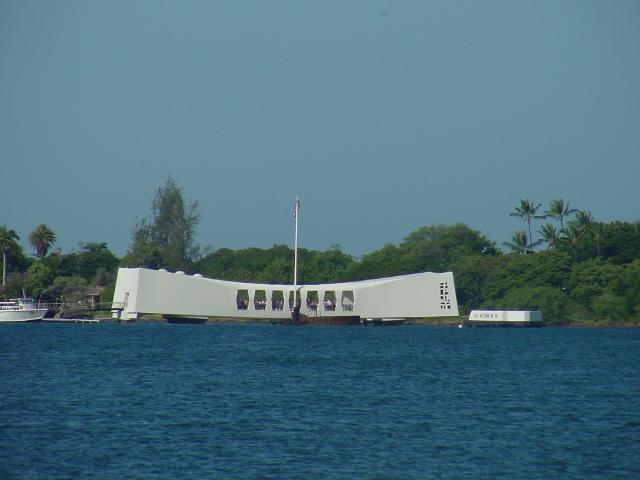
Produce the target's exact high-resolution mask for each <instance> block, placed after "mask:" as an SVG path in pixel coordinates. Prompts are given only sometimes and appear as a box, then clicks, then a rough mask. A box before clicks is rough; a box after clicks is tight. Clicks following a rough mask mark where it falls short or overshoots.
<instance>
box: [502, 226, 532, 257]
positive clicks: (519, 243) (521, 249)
mask: <svg viewBox="0 0 640 480" xmlns="http://www.w3.org/2000/svg"><path fill="white" fill-rule="evenodd" d="M503 245H504V246H505V247H508V248H509V249H510V250H511V251H512V252H513V253H517V254H522V253H527V247H528V246H529V241H528V239H527V232H525V231H524V230H518V231H517V232H516V233H514V234H513V237H511V241H510V242H503Z"/></svg>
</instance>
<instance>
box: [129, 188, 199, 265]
mask: <svg viewBox="0 0 640 480" xmlns="http://www.w3.org/2000/svg"><path fill="white" fill-rule="evenodd" d="M199 222H200V213H199V206H198V202H197V201H193V202H186V201H185V199H184V196H183V194H182V189H181V188H180V187H178V185H177V184H176V183H175V181H174V180H173V178H171V177H169V178H168V179H167V181H166V183H165V184H164V185H163V186H161V187H159V188H158V190H157V191H156V193H155V195H154V198H153V201H152V204H151V219H150V220H147V219H142V220H141V221H139V222H138V223H137V224H136V227H135V229H134V232H133V235H132V241H133V243H132V245H131V246H130V248H129V252H128V254H127V256H126V257H125V258H124V259H123V263H124V264H125V265H128V266H145V267H150V268H157V267H158V266H160V265H162V266H164V267H167V268H170V269H173V270H191V268H192V266H193V262H194V261H195V260H197V259H198V258H199V256H200V246H199V245H198V244H197V243H196V241H195V236H196V227H197V226H198V223H199Z"/></svg>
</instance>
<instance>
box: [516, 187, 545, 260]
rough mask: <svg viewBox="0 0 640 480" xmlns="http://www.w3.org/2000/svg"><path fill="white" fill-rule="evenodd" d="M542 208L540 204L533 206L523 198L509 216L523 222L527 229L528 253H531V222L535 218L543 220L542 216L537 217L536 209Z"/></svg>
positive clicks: (532, 244) (533, 204) (532, 203)
mask: <svg viewBox="0 0 640 480" xmlns="http://www.w3.org/2000/svg"><path fill="white" fill-rule="evenodd" d="M541 206H542V204H541V203H539V204H537V205H536V204H535V203H534V202H531V201H529V200H527V199H525V198H522V199H520V205H519V206H517V207H516V208H515V210H514V211H513V212H511V213H510V214H509V215H510V216H512V217H520V218H522V220H524V221H525V222H526V223H527V225H528V227H529V251H531V252H533V246H534V245H535V244H534V242H533V235H532V234H531V221H532V220H533V219H535V218H544V215H537V212H538V209H539V208H540V207H541Z"/></svg>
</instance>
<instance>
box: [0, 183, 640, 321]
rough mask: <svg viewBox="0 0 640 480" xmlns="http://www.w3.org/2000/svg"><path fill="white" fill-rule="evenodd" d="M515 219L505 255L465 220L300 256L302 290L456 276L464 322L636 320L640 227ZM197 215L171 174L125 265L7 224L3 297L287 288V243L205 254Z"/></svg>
mask: <svg viewBox="0 0 640 480" xmlns="http://www.w3.org/2000/svg"><path fill="white" fill-rule="evenodd" d="M510 215H513V216H517V217H519V218H521V219H522V220H523V222H524V223H525V226H526V230H518V231H516V232H515V233H514V235H513V238H512V239H511V241H510V242H505V243H504V245H503V246H504V247H505V248H506V249H507V252H503V251H502V250H501V249H500V248H499V247H498V246H497V245H496V243H495V242H494V241H492V240H491V239H489V238H487V237H486V236H484V235H483V234H482V233H480V232H479V231H477V230H474V229H472V228H469V227H468V226H467V225H464V224H455V225H431V226H424V227H421V228H418V229H416V230H415V231H414V232H411V233H410V234H409V235H408V236H407V237H405V238H404V239H403V241H402V242H400V243H399V244H398V245H394V244H388V245H385V246H383V247H381V248H380V249H378V250H375V251H373V252H371V253H368V254H366V255H364V256H363V257H362V258H359V259H356V258H354V257H353V256H351V255H349V254H347V253H345V252H343V251H342V250H341V249H340V247H339V246H338V245H334V246H331V247H329V248H328V249H326V250H322V251H319V250H309V249H304V248H301V249H299V251H298V255H299V272H298V274H299V278H300V282H301V283H330V282H341V281H353V280H364V279H370V278H380V277H385V276H393V275H401V274H409V273H417V272H424V271H433V272H441V271H452V272H453V273H454V278H455V282H456V293H457V296H458V303H459V305H460V310H461V312H462V313H463V314H464V313H468V311H470V310H471V309H474V308H496V309H537V310H542V312H543V314H544V316H545V320H546V321H547V322H549V323H571V322H605V323H612V322H620V323H628V324H632V323H640V222H623V221H612V222H598V221H596V220H595V219H594V218H593V216H592V214H591V213H590V212H589V211H588V210H577V209H574V208H571V207H570V205H569V203H568V202H565V201H564V200H562V199H556V200H553V201H551V202H550V203H549V206H548V208H547V209H546V210H544V211H543V210H542V205H541V204H536V203H535V202H531V201H529V200H528V199H522V200H520V204H519V205H517V206H516V207H515V208H514V210H513V211H512V212H511V213H510ZM200 218H201V216H200V212H199V206H198V203H197V202H195V201H187V200H186V199H185V197H184V194H183V192H182V189H181V188H180V187H179V186H178V185H177V184H176V183H175V181H174V180H173V179H172V178H171V177H169V179H168V180H167V181H166V182H165V184H164V185H162V186H161V187H159V188H158V190H157V191H156V192H155V194H154V197H153V199H152V202H151V214H150V215H149V216H148V217H143V218H142V219H140V220H138V221H137V222H136V224H135V226H134V227H133V230H132V236H131V244H130V246H129V249H128V251H127V254H126V255H125V256H124V257H122V258H117V257H115V256H114V255H113V254H112V253H111V252H110V251H109V249H108V247H107V245H106V243H98V242H92V243H86V244H82V245H80V249H79V251H76V252H72V253H69V254H62V253H61V252H60V251H54V252H50V250H51V248H52V246H53V245H54V244H55V242H56V234H55V233H54V232H53V231H51V229H49V228H48V227H47V226H46V225H40V226H38V227H36V228H35V229H34V231H33V232H32V233H31V234H30V235H29V243H30V245H31V246H32V247H33V252H34V254H33V255H32V256H29V255H26V254H25V252H24V251H23V249H22V247H21V246H20V244H19V243H18V240H19V238H18V236H17V235H16V233H15V231H13V230H11V229H9V228H8V227H6V226H2V227H0V250H1V251H2V254H3V286H2V295H4V296H18V295H20V294H21V292H22V290H24V291H26V292H27V293H28V294H29V295H30V296H32V297H34V298H39V299H42V300H43V301H49V302H52V301H59V300H60V299H67V301H69V300H76V299H81V298H82V297H83V296H84V295H86V294H87V293H88V292H89V291H99V292H102V298H103V299H104V300H106V301H109V300H110V299H111V298H112V296H113V288H114V284H115V274H116V270H117V267H118V266H123V267H146V268H167V269H169V270H173V271H176V270H182V271H185V272H186V273H201V274H202V275H205V276H208V277H211V278H219V279H223V280H235V281H246V282H258V283H279V284H288V283H291V281H292V278H293V262H292V259H293V250H292V249H291V248H290V247H289V246H286V245H274V246H272V247H271V248H266V249H265V248H245V249H236V250H234V249H230V248H220V249H218V250H215V251H206V250H204V249H202V248H201V247H200V245H199V244H198V243H197V242H196V239H195V238H196V230H197V226H198V224H199V221H200ZM536 235H537V236H538V238H537V239H536V238H535V237H536ZM7 265H8V266H9V267H10V272H9V273H7V272H6V267H7ZM5 280H6V281H5Z"/></svg>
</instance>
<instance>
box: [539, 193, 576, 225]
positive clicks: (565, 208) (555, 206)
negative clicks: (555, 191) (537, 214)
mask: <svg viewBox="0 0 640 480" xmlns="http://www.w3.org/2000/svg"><path fill="white" fill-rule="evenodd" d="M577 211H578V210H576V209H575V208H569V202H567V204H566V205H565V204H564V200H562V199H561V198H558V199H557V200H553V201H552V202H551V203H550V204H549V210H546V211H545V212H544V216H545V218H549V217H551V218H553V219H555V220H558V221H559V222H560V231H561V232H562V231H564V219H565V218H567V217H568V216H569V215H571V214H572V213H575V212H577Z"/></svg>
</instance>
